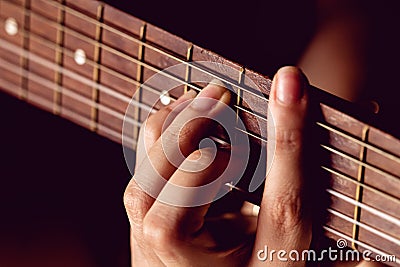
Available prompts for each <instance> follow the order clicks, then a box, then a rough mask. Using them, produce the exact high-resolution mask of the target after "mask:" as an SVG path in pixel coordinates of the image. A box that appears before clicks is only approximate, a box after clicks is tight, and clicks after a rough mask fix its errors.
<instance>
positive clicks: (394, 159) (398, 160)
mask: <svg viewBox="0 0 400 267" xmlns="http://www.w3.org/2000/svg"><path fill="white" fill-rule="evenodd" d="M66 8H67V9H68V10H70V11H71V12H72V11H73V13H74V14H75V15H77V16H83V19H85V20H88V21H92V23H94V22H96V25H97V26H108V25H106V24H104V23H101V22H99V21H96V20H95V19H93V18H90V17H88V16H86V15H84V14H82V13H80V12H78V11H76V10H74V9H71V8H69V7H66ZM30 12H31V14H33V15H35V16H37V17H38V18H40V19H42V20H45V22H46V23H51V24H52V25H53V26H54V27H55V28H57V29H58V28H59V27H60V25H59V24H57V23H55V22H54V21H52V20H50V19H48V18H46V17H44V16H42V15H40V14H36V13H35V12H33V11H30ZM63 29H64V30H67V32H68V33H69V34H71V35H74V36H75V37H76V38H78V39H81V40H85V42H89V43H91V44H93V45H100V46H102V48H106V49H108V50H109V52H111V53H114V54H116V53H117V54H119V56H122V57H126V58H125V59H127V60H129V61H132V60H133V61H134V63H136V64H144V65H143V66H144V67H145V68H150V69H151V70H152V71H161V70H160V69H158V68H155V67H153V66H150V65H148V64H146V63H143V62H141V61H139V60H137V59H135V58H132V57H130V56H128V55H126V54H123V53H121V52H120V51H118V50H116V49H114V48H112V47H109V46H107V45H105V44H99V43H98V42H96V41H95V40H93V39H90V38H88V37H87V36H85V35H82V34H80V33H79V32H76V31H74V30H72V29H69V28H68V27H64V28H63ZM107 29H108V30H110V31H111V30H113V32H114V33H116V34H119V35H123V36H124V37H125V38H128V37H129V38H128V39H132V38H133V37H132V36H129V35H128V36H126V34H125V33H122V32H120V31H118V30H117V29H115V28H112V27H110V26H108V27H107ZM28 34H29V33H28ZM133 39H135V38H133ZM135 40H136V41H137V43H139V44H140V45H143V44H146V43H144V42H143V41H141V40H138V39H135ZM148 46H149V48H154V47H153V46H151V45H149V44H148ZM53 49H54V47H53ZM156 52H159V53H162V54H164V55H166V56H168V57H169V58H173V59H174V60H177V59H176V58H175V57H174V56H173V55H171V54H168V53H166V52H165V51H163V50H160V51H158V50H157V51H156ZM177 61H178V60H177ZM179 62H180V63H183V64H189V62H186V61H184V60H179ZM93 64H94V65H98V64H97V63H95V62H93ZM199 70H201V71H202V72H204V73H207V71H205V70H204V69H201V68H199ZM125 77H126V76H125ZM175 78H176V77H175ZM131 80H133V79H131ZM133 81H135V83H138V82H137V81H136V80H133ZM179 82H182V83H183V84H185V85H188V86H191V87H192V88H193V89H195V90H197V91H200V90H201V88H200V87H198V86H196V85H191V84H189V83H187V82H186V81H183V80H181V79H179ZM232 85H234V84H232ZM235 86H236V85H235ZM239 88H240V89H242V90H244V91H246V89H244V88H241V87H239ZM234 107H235V108H238V109H240V110H242V111H243V112H246V113H249V114H251V115H254V116H256V117H258V118H260V119H262V120H266V118H265V117H263V116H261V115H258V114H257V113H256V112H254V111H253V112H252V111H249V110H247V109H245V108H243V107H241V106H237V105H234ZM317 124H318V125H319V126H321V127H324V126H325V125H324V124H322V123H319V122H317ZM326 127H327V126H325V127H324V128H326ZM328 127H329V126H328ZM330 128H331V129H332V127H330ZM331 131H332V130H331ZM332 132H333V131H332ZM334 132H335V133H341V136H343V137H346V138H348V139H351V141H354V142H356V143H358V144H360V145H363V146H365V147H367V148H369V149H371V150H374V151H375V152H377V153H379V154H381V155H383V156H385V157H388V158H389V159H391V160H393V161H396V162H397V163H400V157H397V156H395V155H393V154H391V153H389V152H387V151H384V150H382V149H380V148H378V147H375V146H372V145H370V144H368V143H365V142H363V141H361V140H358V139H356V138H354V137H352V136H350V135H347V134H344V133H343V132H339V131H334ZM356 140H357V141H356Z"/></svg>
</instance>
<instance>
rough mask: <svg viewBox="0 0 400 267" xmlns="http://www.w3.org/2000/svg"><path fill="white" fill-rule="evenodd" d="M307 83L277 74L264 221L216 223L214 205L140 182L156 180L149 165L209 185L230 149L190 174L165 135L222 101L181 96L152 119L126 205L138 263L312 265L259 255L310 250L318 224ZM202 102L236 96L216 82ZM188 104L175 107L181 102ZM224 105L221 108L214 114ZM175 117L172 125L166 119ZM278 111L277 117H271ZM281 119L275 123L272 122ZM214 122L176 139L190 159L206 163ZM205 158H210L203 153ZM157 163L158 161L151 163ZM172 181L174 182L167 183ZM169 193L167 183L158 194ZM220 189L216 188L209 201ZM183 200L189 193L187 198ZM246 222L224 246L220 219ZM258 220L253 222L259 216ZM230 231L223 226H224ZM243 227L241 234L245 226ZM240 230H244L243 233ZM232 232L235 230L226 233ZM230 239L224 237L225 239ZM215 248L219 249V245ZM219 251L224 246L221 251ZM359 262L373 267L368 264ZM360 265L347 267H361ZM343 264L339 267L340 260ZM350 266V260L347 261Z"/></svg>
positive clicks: (198, 124) (287, 70) (289, 72)
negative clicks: (194, 203)
mask: <svg viewBox="0 0 400 267" xmlns="http://www.w3.org/2000/svg"><path fill="white" fill-rule="evenodd" d="M307 85H308V82H307V81H306V79H305V77H304V75H303V74H302V73H301V71H299V70H298V69H297V68H295V67H284V68H282V69H280V70H279V71H278V72H277V74H276V75H275V77H274V80H273V84H272V91H271V95H270V102H269V108H270V114H269V120H268V123H269V124H268V128H269V130H268V140H269V142H268V152H269V153H268V154H269V155H272V153H271V152H274V157H273V159H272V160H271V158H269V160H267V161H268V164H269V165H270V169H269V172H268V174H267V176H266V183H265V188H264V196H263V199H262V203H261V207H260V211H259V215H258V223H256V222H255V221H254V219H257V217H254V216H253V217H252V218H250V217H249V216H246V215H244V214H242V215H240V214H239V215H236V216H233V217H232V216H231V217H232V218H233V219H232V218H231V219H228V220H222V219H217V220H210V218H208V217H206V214H207V211H208V209H209V207H210V205H209V204H207V205H202V206H198V207H177V206H172V205H169V204H165V203H162V202H160V201H158V200H157V199H154V198H153V197H151V196H149V195H147V194H146V193H145V192H144V191H143V190H142V189H141V187H140V186H139V185H138V183H137V182H136V181H140V179H152V177H151V175H153V174H152V173H151V172H149V171H148V168H149V166H153V167H154V168H155V169H157V171H158V172H159V173H160V174H161V175H162V176H163V177H164V178H165V179H167V180H168V183H173V184H177V185H183V186H191V187H195V186H199V185H202V184H207V183H208V182H210V179H211V178H210V176H213V174H215V173H220V172H221V171H222V170H223V169H224V168H225V167H226V162H227V160H228V158H229V157H228V156H227V155H226V152H224V151H219V152H218V153H217V155H216V159H215V160H214V161H212V163H211V165H210V166H209V167H208V168H206V169H205V170H203V171H200V172H196V173H191V172H185V171H182V170H180V169H179V168H177V167H174V166H172V165H171V164H170V163H169V162H168V159H167V158H166V157H165V155H164V153H163V148H162V144H161V140H162V138H164V137H165V138H167V140H172V139H173V137H174V135H176V131H170V130H169V129H176V127H179V126H182V124H183V118H185V117H186V118H187V117H191V116H193V117H196V115H197V114H199V112H200V113H201V112H203V113H204V112H209V114H212V115H213V116H216V115H217V114H218V112H221V110H223V107H222V108H221V106H219V107H217V108H215V107H214V109H212V110H211V111H209V110H210V109H203V110H201V109H200V110H196V109H195V108H193V107H192V106H193V97H194V94H193V93H188V94H186V95H184V96H183V97H181V98H180V99H179V100H178V101H177V103H175V104H172V105H171V106H168V107H166V108H164V109H161V110H160V111H158V112H157V113H156V114H154V115H152V116H151V117H150V118H149V119H148V120H147V121H146V123H145V127H143V128H142V130H141V133H140V141H139V148H138V154H137V162H136V172H135V179H132V180H131V181H130V183H129V185H128V187H127V189H126V192H125V196H124V202H125V207H126V210H127V214H128V217H129V220H130V223H131V247H132V266H209V265H210V264H212V265H214V266H304V265H305V262H291V261H288V262H280V261H277V260H276V261H272V262H271V261H268V260H267V261H265V262H261V261H259V260H258V259H257V251H258V250H260V249H262V248H264V245H268V247H269V249H277V250H279V249H285V250H286V251H289V250H297V251H303V250H305V249H308V248H309V247H310V242H311V238H312V231H311V230H312V224H311V219H310V216H309V214H310V212H309V207H308V205H307V202H306V201H305V200H304V187H305V184H306V183H307V179H308V177H307V174H306V172H305V170H304V169H303V168H302V162H303V159H304V157H303V154H304V151H305V146H304V139H305V134H304V133H305V127H306V117H307V110H308V106H309V103H308V102H309V101H308V93H307V90H308V88H307ZM203 91H204V93H202V94H201V95H199V96H197V97H196V99H195V100H194V101H196V100H198V99H201V98H204V97H208V98H213V99H218V100H219V101H220V102H223V103H228V102H229V94H228V93H227V91H225V89H224V88H223V87H220V86H216V85H209V86H207V87H206V88H205V89H204V90H203ZM181 103H184V104H183V106H184V107H185V108H184V109H183V108H180V110H179V111H178V112H172V110H173V109H174V108H176V106H177V105H179V104H181ZM215 109H217V111H215ZM168 116H172V119H169V120H168V121H169V122H168V125H167V126H168V127H167V128H166V129H165V130H163V129H162V126H161V125H162V124H163V122H164V121H165V120H166V118H167V117H168ZM271 116H272V117H273V120H272V119H270V118H271ZM272 121H274V124H272ZM212 126H213V124H211V123H209V122H207V120H202V119H200V120H193V121H191V122H190V126H189V128H190V129H192V130H190V131H189V130H185V128H184V127H183V129H184V130H182V131H181V132H180V133H181V134H180V135H179V139H177V140H178V141H177V142H178V143H179V147H180V150H181V151H182V152H183V154H184V155H185V156H187V159H186V160H185V161H182V162H181V164H182V165H184V164H186V161H187V160H198V159H199V158H203V159H204V160H207V155H208V154H207V151H206V150H205V151H199V149H198V146H197V142H198V141H199V140H201V139H202V138H204V137H206V136H207V135H208V134H209V133H210V132H211V131H212ZM203 156H204V157H203ZM149 164H152V165H149ZM182 165H181V166H182ZM168 183H167V185H168ZM165 191H168V188H167V186H164V188H162V187H160V188H159V189H158V190H157V191H156V192H157V193H160V192H161V193H164V192H165ZM214 194H215V192H211V193H210V196H208V197H209V198H210V200H212V199H213V195H214ZM180 197H181V198H190V196H188V195H182V196H180ZM218 220H219V221H227V222H228V223H227V227H229V225H231V224H232V223H233V222H237V221H240V222H247V223H246V224H243V225H246V226H247V227H243V228H241V229H240V230H241V231H243V233H240V234H239V233H238V232H236V234H237V235H238V236H241V239H240V240H235V242H232V244H234V245H232V246H222V245H223V244H219V243H218V242H223V241H219V240H221V239H217V238H215V236H213V233H214V232H213V231H212V228H213V221H214V222H215V221H218ZM252 220H253V221H252ZM219 229H220V231H222V232H223V229H224V227H221V226H220V228H219ZM240 230H239V231H240ZM236 231H238V230H236ZM228 235H232V233H229V232H228V233H227V237H228ZM222 240H224V239H222ZM213 248H214V249H213ZM215 248H222V249H218V250H216V249H215ZM361 264H362V265H360V266H374V265H371V264H370V263H368V264H367V263H365V262H363V263H361ZM354 265H355V264H351V265H345V266H354ZM336 266H339V265H336ZM340 266H344V265H340Z"/></svg>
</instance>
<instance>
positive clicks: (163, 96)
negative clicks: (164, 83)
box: [160, 91, 171, 106]
mask: <svg viewBox="0 0 400 267" xmlns="http://www.w3.org/2000/svg"><path fill="white" fill-rule="evenodd" d="M160 101H161V104H163V105H164V106H166V105H169V103H171V97H170V96H169V93H168V92H167V91H162V92H161V95H160Z"/></svg>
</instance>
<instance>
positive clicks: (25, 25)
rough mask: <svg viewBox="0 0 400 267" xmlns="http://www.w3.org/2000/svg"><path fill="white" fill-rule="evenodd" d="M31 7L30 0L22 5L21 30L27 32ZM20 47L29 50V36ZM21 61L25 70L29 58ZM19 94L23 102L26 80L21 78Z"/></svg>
mask: <svg viewBox="0 0 400 267" xmlns="http://www.w3.org/2000/svg"><path fill="white" fill-rule="evenodd" d="M30 6H31V0H25V5H24V22H23V28H25V29H27V30H28V31H29V29H30V16H29V13H28V11H29V9H30ZM22 47H23V48H24V49H25V50H29V35H25V36H24V38H23V44H22ZM20 59H21V66H22V68H23V69H25V70H27V69H28V68H29V58H28V57H26V56H23V57H21V58H20ZM21 88H22V90H21V92H20V98H21V99H23V100H25V99H27V98H28V90H27V89H26V88H28V78H26V77H23V78H22V81H21Z"/></svg>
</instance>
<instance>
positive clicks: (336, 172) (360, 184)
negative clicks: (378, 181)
mask: <svg viewBox="0 0 400 267" xmlns="http://www.w3.org/2000/svg"><path fill="white" fill-rule="evenodd" d="M321 168H322V169H323V170H325V171H327V172H329V173H331V174H333V175H335V176H338V177H340V178H342V179H343V180H346V181H348V182H350V183H353V184H355V185H357V186H361V187H364V188H365V189H367V190H369V191H372V192H374V193H375V194H377V195H380V196H381V197H384V198H388V199H389V200H390V201H393V202H395V203H396V204H398V205H400V199H399V198H397V197H395V196H392V195H389V194H388V193H385V192H383V191H381V190H379V189H377V188H375V187H372V186H370V185H368V184H364V183H361V182H359V181H357V180H354V179H353V178H352V177H350V176H348V175H345V174H343V173H341V172H338V171H336V170H333V169H330V168H329V167H326V166H321Z"/></svg>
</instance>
